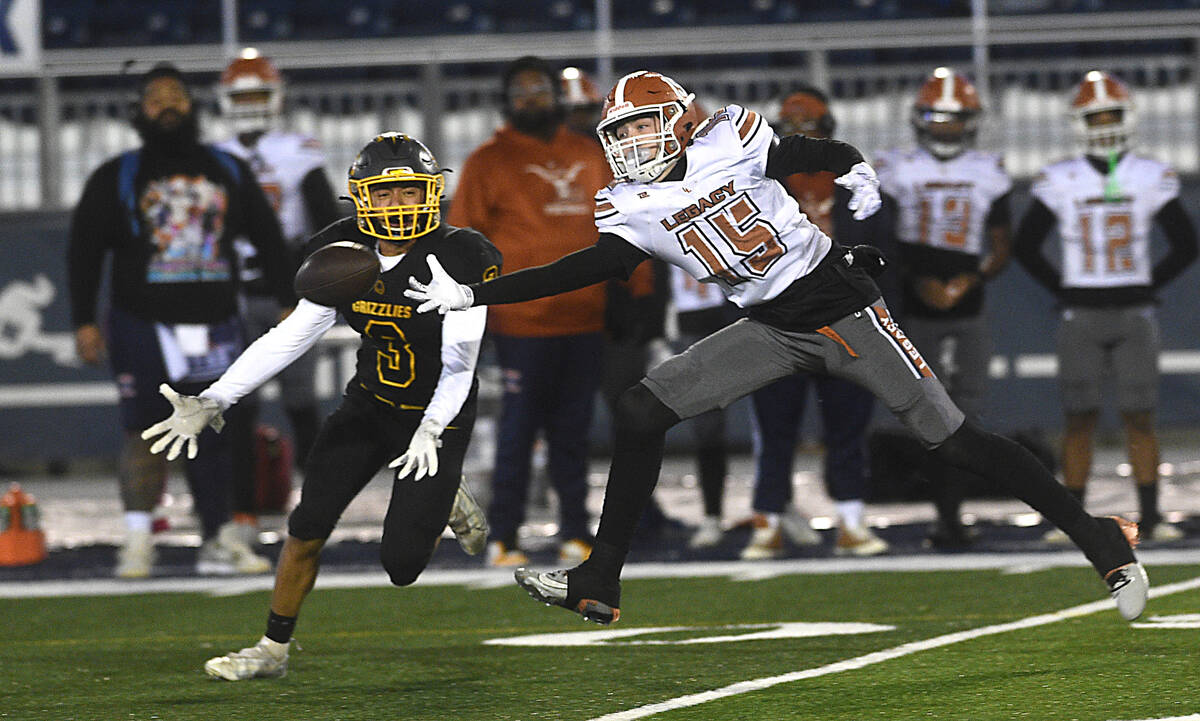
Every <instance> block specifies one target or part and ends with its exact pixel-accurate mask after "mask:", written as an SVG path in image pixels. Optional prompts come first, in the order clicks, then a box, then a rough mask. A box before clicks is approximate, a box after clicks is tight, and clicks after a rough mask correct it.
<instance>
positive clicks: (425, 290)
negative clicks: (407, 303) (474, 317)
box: [404, 255, 475, 315]
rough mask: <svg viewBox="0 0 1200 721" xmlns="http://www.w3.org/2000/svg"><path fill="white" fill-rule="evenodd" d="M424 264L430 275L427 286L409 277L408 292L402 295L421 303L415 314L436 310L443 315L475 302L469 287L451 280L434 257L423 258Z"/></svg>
mask: <svg viewBox="0 0 1200 721" xmlns="http://www.w3.org/2000/svg"><path fill="white" fill-rule="evenodd" d="M425 262H426V263H428V264H429V272H430V273H431V274H432V278H430V280H429V284H428V285H426V284H424V283H422V282H421V281H419V280H417V279H416V278H412V277H410V278H409V279H408V290H406V291H404V295H406V296H408V297H409V298H413V299H414V300H419V301H423V302H422V303H421V305H419V306H417V312H418V313H427V312H429V311H431V310H434V309H437V312H438V313H441V314H443V315H445V313H446V311H451V310H466V309H467V308H470V307H471V304H472V303H474V302H475V293H474V292H473V291H472V290H471V289H470V288H469V287H467V286H465V285H463V284H462V283H459V282H458V281H456V280H454V279H453V278H451V277H450V274H449V273H447V272H446V271H445V269H444V268H442V264H441V263H439V262H438V259H437V258H435V257H434V256H432V255H427V256H425Z"/></svg>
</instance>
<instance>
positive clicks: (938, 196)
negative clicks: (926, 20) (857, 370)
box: [875, 67, 1012, 549]
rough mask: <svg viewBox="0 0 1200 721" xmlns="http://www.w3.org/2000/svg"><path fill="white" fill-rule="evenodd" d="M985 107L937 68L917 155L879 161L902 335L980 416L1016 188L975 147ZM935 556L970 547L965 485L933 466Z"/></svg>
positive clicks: (920, 120)
mask: <svg viewBox="0 0 1200 721" xmlns="http://www.w3.org/2000/svg"><path fill="white" fill-rule="evenodd" d="M982 113H983V107H982V105H981V104H980V101H979V95H978V94H977V93H976V91H975V86H974V85H972V84H971V82H970V81H969V80H967V78H966V77H964V76H963V75H962V74H961V73H957V72H955V71H954V70H951V69H950V68H944V67H943V68H937V69H936V70H934V71H933V73H932V74H930V75H929V77H928V78H926V79H925V81H924V82H923V83H922V84H921V87H920V89H918V91H917V96H916V99H915V100H914V102H913V107H912V113H911V116H910V120H911V123H912V126H913V130H914V131H915V132H916V136H917V147H916V148H913V149H911V150H896V151H890V152H885V153H881V154H880V155H879V156H878V157H876V158H875V168H876V170H877V171H878V172H879V184H880V190H881V191H882V192H883V193H884V194H885V195H887V196H891V197H892V198H895V200H896V235H897V240H898V241H899V244H898V245H899V251H900V252H899V258H898V260H899V262H898V264H897V265H899V267H900V271H901V275H902V281H901V283H902V287H903V292H904V301H903V309H904V328H905V330H907V331H908V334H909V336H910V337H911V338H912V339H913V341H914V342H915V343H916V344H917V346H918V347H919V348H921V349H923V350H924V351H925V353H926V354H927V356H926V357H927V358H928V360H929V364H930V365H931V366H932V367H933V370H934V373H936V374H937V377H938V378H940V379H941V381H942V383H943V384H944V385H945V386H946V390H947V391H949V393H950V397H951V398H953V399H954V403H955V404H956V405H957V406H958V407H959V408H960V409H962V411H963V413H965V414H967V417H968V418H970V419H971V420H972V421H974V422H976V423H978V422H980V420H981V419H982V417H983V412H984V403H985V401H986V397H987V382H988V363H989V361H990V360H991V354H992V352H991V347H992V339H991V332H990V331H989V330H988V323H987V318H986V316H985V315H984V313H983V306H984V285H985V284H986V283H987V281H988V280H991V279H992V278H994V277H995V276H996V275H997V274H999V273H1000V271H1001V270H1003V268H1004V266H1005V265H1007V263H1008V256H1009V235H1010V220H1009V213H1008V201H1009V193H1010V191H1011V189H1012V181H1011V180H1010V179H1009V177H1008V174H1007V173H1005V172H1004V167H1003V163H1002V160H1001V158H1000V156H999V155H997V154H995V153H989V152H985V151H982V150H976V149H975V148H974V147H973V146H974V144H975V138H976V135H977V134H978V129H979V121H980V117H981V116H982ZM930 461H931V462H930V463H928V464H927V467H926V468H925V469H924V470H925V474H926V475H927V476H929V477H930V481H931V482H932V483H933V486H934V490H933V494H934V506H935V507H936V508H937V516H938V523H937V526H936V528H935V529H934V530H933V532H932V533H931V534H930V535H929V542H930V543H931V544H932V545H933V546H934V547H935V548H942V549H957V548H962V547H965V546H967V545H969V544H970V542H971V540H972V539H971V537H970V536H969V535H968V533H967V531H966V529H965V528H964V527H963V525H962V519H961V517H960V513H959V508H960V507H961V505H962V499H963V492H964V483H963V481H962V480H961V479H960V478H957V477H956V476H957V474H956V473H955V472H954V471H953V469H950V468H947V467H946V466H945V464H942V463H939V462H937V461H936V459H930Z"/></svg>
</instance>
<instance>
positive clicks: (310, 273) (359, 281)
mask: <svg viewBox="0 0 1200 721" xmlns="http://www.w3.org/2000/svg"><path fill="white" fill-rule="evenodd" d="M378 278H379V259H378V258H376V257H375V251H373V250H371V249H370V248H368V247H367V246H365V245H363V244H362V243H355V242H354V241H352V240H339V241H336V242H333V243H330V244H329V245H323V246H321V247H320V248H318V249H317V250H315V251H313V253H312V255H310V256H308V258H306V259H305V260H304V263H303V264H302V265H301V266H300V270H298V271H296V280H295V282H294V283H293V285H292V287H293V288H295V290H296V295H299V296H300V297H302V298H307V299H308V300H311V301H312V302H314V303H317V304H319V305H327V306H338V305H343V304H345V303H349V302H350V301H352V300H354V299H355V298H358V297H359V296H361V295H362V294H363V293H366V292H367V291H368V290H370V289H371V286H373V285H374V284H375V281H376V280H377V279H378Z"/></svg>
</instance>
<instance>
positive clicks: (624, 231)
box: [596, 105, 832, 308]
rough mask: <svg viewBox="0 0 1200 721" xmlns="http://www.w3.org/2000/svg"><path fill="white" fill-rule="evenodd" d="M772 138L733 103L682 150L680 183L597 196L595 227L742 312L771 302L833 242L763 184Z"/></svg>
mask: <svg viewBox="0 0 1200 721" xmlns="http://www.w3.org/2000/svg"><path fill="white" fill-rule="evenodd" d="M774 138H775V133H774V131H772V130H771V128H770V126H769V125H768V124H767V122H766V121H765V120H764V119H763V118H762V117H761V116H760V115H758V113H755V112H753V111H750V110H747V109H745V108H742V107H740V106H737V105H729V106H726V107H724V108H722V109H721V110H719V111H717V112H716V113H715V114H714V115H713V116H712V117H711V118H709V119H708V120H707V121H706V122H705V123H704V124H703V125H702V126H701V127H700V129H699V130H697V131H696V133H695V136H694V138H693V143H692V144H691V145H690V146H689V147H688V149H687V171H686V173H684V176H683V179H682V180H677V181H659V182H655V183H633V182H620V183H614V184H612V185H609V186H608V187H607V188H604V189H602V190H601V191H600V192H599V193H597V194H596V227H597V228H598V229H599V230H600V232H601V233H612V234H614V235H617V236H620V237H621V238H623V239H624V240H626V241H628V242H629V243H631V244H632V245H634V246H636V247H638V248H640V249H641V250H643V251H644V252H646V253H648V254H650V255H652V256H655V257H658V258H662V259H663V260H664V261H666V262H668V263H671V264H672V265H675V266H678V267H680V268H682V269H683V270H685V271H686V272H687V273H688V274H689V275H691V276H692V277H693V278H695V279H696V280H698V281H700V282H702V283H714V284H716V285H717V287H719V288H720V289H721V291H722V292H723V293H724V294H725V296H726V297H727V298H729V300H731V301H733V302H734V303H736V304H737V305H739V306H741V307H743V308H744V307H747V306H751V305H756V304H758V303H761V302H763V301H766V300H770V299H771V298H774V297H775V296H777V295H778V294H779V293H781V292H783V290H784V289H785V288H787V287H788V286H789V285H791V283H792V282H793V281H794V280H796V279H797V278H799V277H801V276H803V275H806V274H808V273H809V272H811V271H812V270H813V268H815V267H816V265H817V264H818V263H819V262H820V261H821V259H822V258H824V257H825V255H826V253H828V252H829V249H830V247H831V245H832V241H830V240H829V238H828V237H826V236H825V234H824V233H822V232H821V231H820V230H819V229H818V228H817V227H816V226H815V225H814V224H813V223H811V222H810V221H809V220H808V218H807V217H806V216H805V215H804V214H803V213H802V212H800V207H799V206H798V205H797V204H796V201H795V200H794V199H793V198H792V197H791V196H790V195H788V193H787V191H786V190H785V189H784V187H783V185H781V184H780V183H779V182H778V181H776V180H773V179H771V178H768V177H766V175H765V171H766V166H767V153H768V151H769V150H770V148H771V144H772V142H773V141H774Z"/></svg>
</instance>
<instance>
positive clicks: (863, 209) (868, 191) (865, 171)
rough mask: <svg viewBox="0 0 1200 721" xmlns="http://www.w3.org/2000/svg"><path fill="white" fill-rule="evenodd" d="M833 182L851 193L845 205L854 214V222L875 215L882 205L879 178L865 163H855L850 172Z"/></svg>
mask: <svg viewBox="0 0 1200 721" xmlns="http://www.w3.org/2000/svg"><path fill="white" fill-rule="evenodd" d="M833 182H835V183H837V184H838V185H840V186H842V187H843V188H846V189H848V190H849V191H850V192H851V194H852V195H851V196H850V202H849V203H846V207H847V208H849V209H850V210H851V211H852V212H853V213H854V219H855V220H862V219H863V218H869V217H871V216H872V215H875V211H877V210H879V207H880V206H881V205H883V201H882V200H881V199H880V198H879V178H877V177H876V176H875V169H874V168H872V167H871V166H870V165H867V163H866V162H865V161H863V162H858V163H855V164H854V165H853V166H852V167H851V168H850V172H848V173H846V174H845V175H843V176H841V177H840V178H837V179H835V180H834V181H833Z"/></svg>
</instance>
